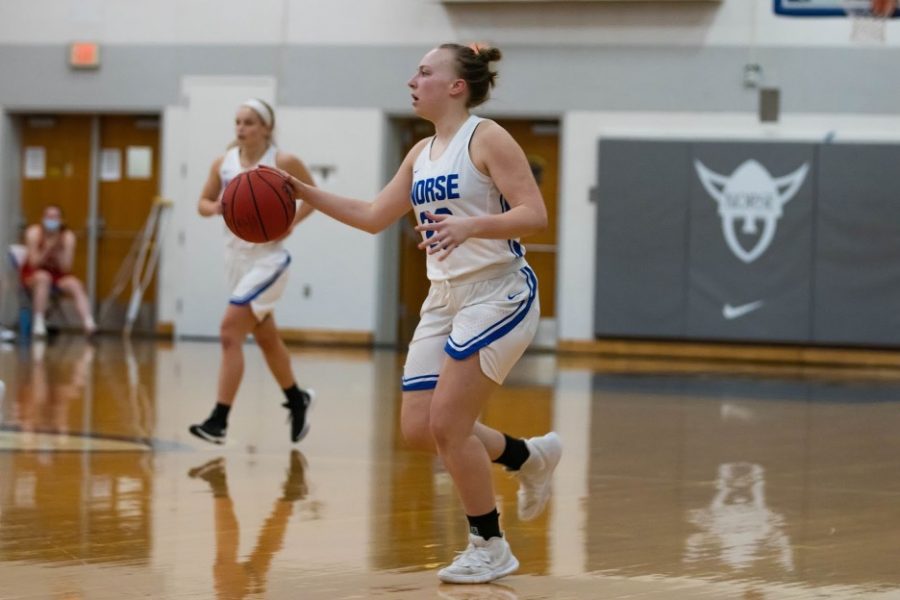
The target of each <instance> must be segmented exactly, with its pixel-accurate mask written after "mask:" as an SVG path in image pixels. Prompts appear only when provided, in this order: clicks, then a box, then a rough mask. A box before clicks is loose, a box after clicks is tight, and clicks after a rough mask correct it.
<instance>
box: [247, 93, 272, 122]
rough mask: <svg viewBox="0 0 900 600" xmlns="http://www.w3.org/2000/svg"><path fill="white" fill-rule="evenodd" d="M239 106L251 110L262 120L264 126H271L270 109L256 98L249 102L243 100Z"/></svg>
mask: <svg viewBox="0 0 900 600" xmlns="http://www.w3.org/2000/svg"><path fill="white" fill-rule="evenodd" d="M241 106H246V107H247V108H252V109H253V110H254V111H255V112H256V114H258V115H259V117H260V118H261V119H262V120H263V123H265V124H266V127H271V126H272V119H273V117H274V115H273V114H272V109H271V108H269V107H268V106H266V105H265V104H263V102H262V101H261V100H257V99H256V98H250V99H249V100H245V101H244V102H242V103H241Z"/></svg>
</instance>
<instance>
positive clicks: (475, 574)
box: [438, 534, 519, 583]
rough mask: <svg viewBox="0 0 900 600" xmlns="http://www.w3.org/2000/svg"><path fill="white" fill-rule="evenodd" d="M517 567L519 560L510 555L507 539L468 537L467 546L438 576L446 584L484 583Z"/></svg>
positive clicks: (498, 577) (507, 573)
mask: <svg viewBox="0 0 900 600" xmlns="http://www.w3.org/2000/svg"><path fill="white" fill-rule="evenodd" d="M518 568H519V561H518V560H517V559H516V557H515V556H513V553H512V550H510V548H509V543H507V541H506V538H502V537H492V538H491V539H489V540H486V539H484V538H482V537H480V536H477V535H471V534H470V535H469V545H468V547H466V549H465V550H463V551H462V552H460V553H459V554H458V555H457V556H456V559H455V560H454V561H453V563H452V564H450V566H447V567H444V568H443V569H441V570H440V571H438V577H439V578H440V580H441V581H444V582H446V583H487V582H489V581H494V580H495V579H500V578H501V577H504V576H506V575H509V574H510V573H512V572H513V571H515V570H516V569H518Z"/></svg>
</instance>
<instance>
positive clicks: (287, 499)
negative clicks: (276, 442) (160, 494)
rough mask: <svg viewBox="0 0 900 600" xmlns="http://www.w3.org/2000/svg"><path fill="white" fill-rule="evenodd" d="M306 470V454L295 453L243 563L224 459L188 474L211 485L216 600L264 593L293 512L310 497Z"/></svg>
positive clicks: (213, 461)
mask: <svg viewBox="0 0 900 600" xmlns="http://www.w3.org/2000/svg"><path fill="white" fill-rule="evenodd" d="M305 469H306V459H305V458H304V456H303V454H301V453H300V451H299V450H292V451H291V456H290V466H289V467H288V472H287V479H285V482H284V485H283V486H282V495H281V497H280V498H278V499H277V500H276V501H275V503H274V505H273V506H272V512H271V514H270V515H269V518H267V519H266V521H265V523H263V525H262V528H261V529H260V532H259V537H258V538H257V540H256V547H254V548H253V552H251V553H250V557H249V558H248V559H247V560H245V561H240V562H239V561H238V552H239V550H240V526H239V525H238V521H237V517H236V516H235V514H234V503H233V502H232V501H231V498H230V497H229V495H228V480H227V476H226V472H225V459H224V458H221V457H220V458H216V459H214V460H211V461H209V462H208V463H205V464H203V465H200V466H199V467H195V468H193V469H191V470H190V471H188V475H189V476H190V477H192V478H195V479H203V480H205V481H206V482H207V483H209V486H210V489H211V490H212V493H213V518H214V519H215V528H216V561H215V564H214V565H213V578H214V585H215V589H216V597H217V598H222V599H226V598H227V599H228V600H233V599H238V598H245V597H247V596H248V595H250V594H253V595H257V594H262V593H264V592H265V590H266V577H267V576H268V573H269V568H270V566H271V564H272V558H273V557H274V555H275V553H276V552H278V551H279V550H281V547H282V545H283V544H284V536H285V532H286V531H287V524H288V521H289V520H290V518H291V515H292V514H293V512H294V502H295V501H297V500H302V499H303V498H305V497H306V494H307V485H306V477H305Z"/></svg>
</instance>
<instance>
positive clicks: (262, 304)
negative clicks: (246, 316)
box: [227, 249, 291, 321]
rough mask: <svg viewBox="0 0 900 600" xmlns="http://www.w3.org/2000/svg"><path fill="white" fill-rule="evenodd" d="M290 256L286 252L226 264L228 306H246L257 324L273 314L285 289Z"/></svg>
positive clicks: (232, 259) (235, 259)
mask: <svg viewBox="0 0 900 600" xmlns="http://www.w3.org/2000/svg"><path fill="white" fill-rule="evenodd" d="M290 264H291V255H290V254H288V252H287V251H286V250H283V249H281V250H278V251H277V252H273V253H271V254H266V255H263V256H254V257H242V256H235V257H233V258H231V259H230V260H228V261H227V265H228V266H227V276H228V285H229V286H230V287H231V297H230V298H229V300H228V302H229V304H236V305H238V306H247V305H249V306H250V309H251V310H252V311H253V315H254V316H255V317H256V319H257V321H262V320H263V319H265V318H266V317H267V316H268V315H269V313H271V312H272V311H273V310H275V303H276V302H278V299H279V298H281V295H282V294H283V293H284V288H285V286H287V279H288V271H287V268H288V265H290Z"/></svg>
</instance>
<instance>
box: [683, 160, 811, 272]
mask: <svg viewBox="0 0 900 600" xmlns="http://www.w3.org/2000/svg"><path fill="white" fill-rule="evenodd" d="M694 168H696V169H697V175H698V176H699V177H700V183H702V184H703V188H704V189H705V190H706V192H707V193H708V194H709V195H710V196H712V197H713V199H714V200H715V201H716V202H717V203H718V204H719V216H720V217H722V232H723V233H724V234H725V241H726V242H727V243H728V247H729V248H731V251H732V252H733V253H734V255H735V256H737V257H738V258H739V259H741V260H742V261H744V262H745V263H751V262H753V261H754V260H756V259H757V258H759V257H760V256H762V254H763V252H765V251H766V249H767V248H768V247H769V244H770V243H772V238H774V237H775V228H776V225H777V221H778V219H780V218H781V214H782V207H783V206H784V205H785V204H787V202H788V201H789V200H790V199H791V198H793V197H794V195H795V194H796V193H797V190H799V189H800V186H801V185H803V181H804V180H805V179H806V173H807V172H808V171H809V163H804V164H803V165H802V166H801V167H800V168H799V169H797V170H796V171H794V172H793V173H791V174H789V175H785V176H783V177H778V178H773V177H772V175H771V174H769V172H768V171H767V170H766V168H765V167H764V166H762V165H761V164H759V163H758V162H756V161H755V160H753V159H750V160H747V161H745V162H744V163H743V164H742V165H741V166H739V167H738V168H737V169H735V171H734V173H732V174H731V176H725V175H720V174H718V173H715V172H713V171H710V170H709V169H708V168H706V167H705V166H704V165H703V163H701V162H700V161H699V160H694ZM738 221H742V223H741V233H742V234H745V235H748V236H754V235H757V236H758V238H757V240H756V245H755V246H753V248H751V249H750V250H746V249H745V248H744V247H743V246H742V245H741V243H740V241H739V240H738V236H737V233H736V226H737V224H738ZM760 222H761V223H762V233H759V229H758V227H759V223H760Z"/></svg>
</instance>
